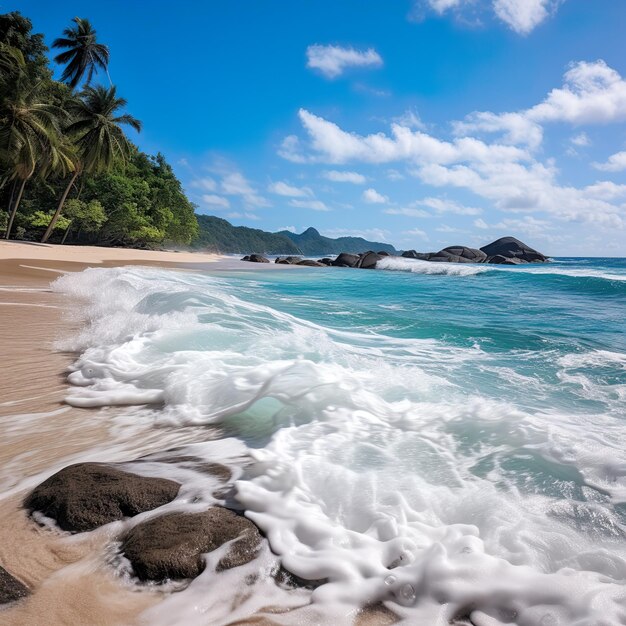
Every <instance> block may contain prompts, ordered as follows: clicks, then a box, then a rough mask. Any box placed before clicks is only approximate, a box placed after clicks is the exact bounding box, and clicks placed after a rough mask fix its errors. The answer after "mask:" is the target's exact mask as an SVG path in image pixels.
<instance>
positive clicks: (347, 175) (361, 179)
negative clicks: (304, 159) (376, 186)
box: [322, 170, 367, 185]
mask: <svg viewBox="0 0 626 626" xmlns="http://www.w3.org/2000/svg"><path fill="white" fill-rule="evenodd" d="M322 176H323V177H324V178H326V180H332V181H333V182H334V183H352V184H354V185H362V184H363V183H365V181H366V180H367V179H366V178H365V176H363V174H359V173H358V172H346V171H344V172H341V171H339V170H328V171H326V172H322Z"/></svg>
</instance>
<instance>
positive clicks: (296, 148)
mask: <svg viewBox="0 0 626 626" xmlns="http://www.w3.org/2000/svg"><path fill="white" fill-rule="evenodd" d="M278 155H279V156H281V157H283V159H286V160H287V161H291V162H292V163H306V162H307V158H306V157H305V156H304V155H303V154H302V153H301V145H300V139H298V137H297V136H296V135H288V136H287V137H285V138H284V139H283V140H282V142H281V144H280V148H278Z"/></svg>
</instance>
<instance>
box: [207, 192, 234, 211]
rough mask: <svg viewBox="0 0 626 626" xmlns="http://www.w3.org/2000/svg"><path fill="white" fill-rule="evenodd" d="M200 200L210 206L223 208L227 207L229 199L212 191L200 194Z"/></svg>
mask: <svg viewBox="0 0 626 626" xmlns="http://www.w3.org/2000/svg"><path fill="white" fill-rule="evenodd" d="M202 202H203V203H204V204H206V205H208V206H211V207H221V208H223V209H227V208H229V207H230V201H229V200H228V198H224V197H223V196H218V195H217V194H213V193H205V194H203V195H202Z"/></svg>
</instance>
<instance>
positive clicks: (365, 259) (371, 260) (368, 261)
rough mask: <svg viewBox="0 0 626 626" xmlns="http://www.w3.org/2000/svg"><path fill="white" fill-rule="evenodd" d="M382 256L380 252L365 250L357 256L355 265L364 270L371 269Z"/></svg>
mask: <svg viewBox="0 0 626 626" xmlns="http://www.w3.org/2000/svg"><path fill="white" fill-rule="evenodd" d="M382 258H383V257H381V256H380V254H376V252H371V251H370V252H366V253H365V254H363V255H361V257H360V258H359V260H358V262H357V264H356V267H360V268H361V269H364V270H373V269H374V268H375V267H376V263H377V262H378V261H380V260H381V259H382Z"/></svg>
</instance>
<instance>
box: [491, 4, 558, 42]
mask: <svg viewBox="0 0 626 626" xmlns="http://www.w3.org/2000/svg"><path fill="white" fill-rule="evenodd" d="M558 4H559V2H558V1H557V2H555V1H554V0H494V2H493V10H494V11H495V13H496V15H497V16H498V17H499V18H500V19H501V20H502V21H503V22H504V23H505V24H507V25H508V26H509V27H510V28H512V29H513V30H514V31H515V32H516V33H518V34H520V35H527V34H528V33H530V32H531V31H532V30H534V29H535V28H536V27H537V26H539V24H541V23H542V22H543V21H544V20H545V19H546V18H547V17H548V16H549V15H550V12H551V11H552V10H553V9H556V7H557V6H558Z"/></svg>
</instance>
